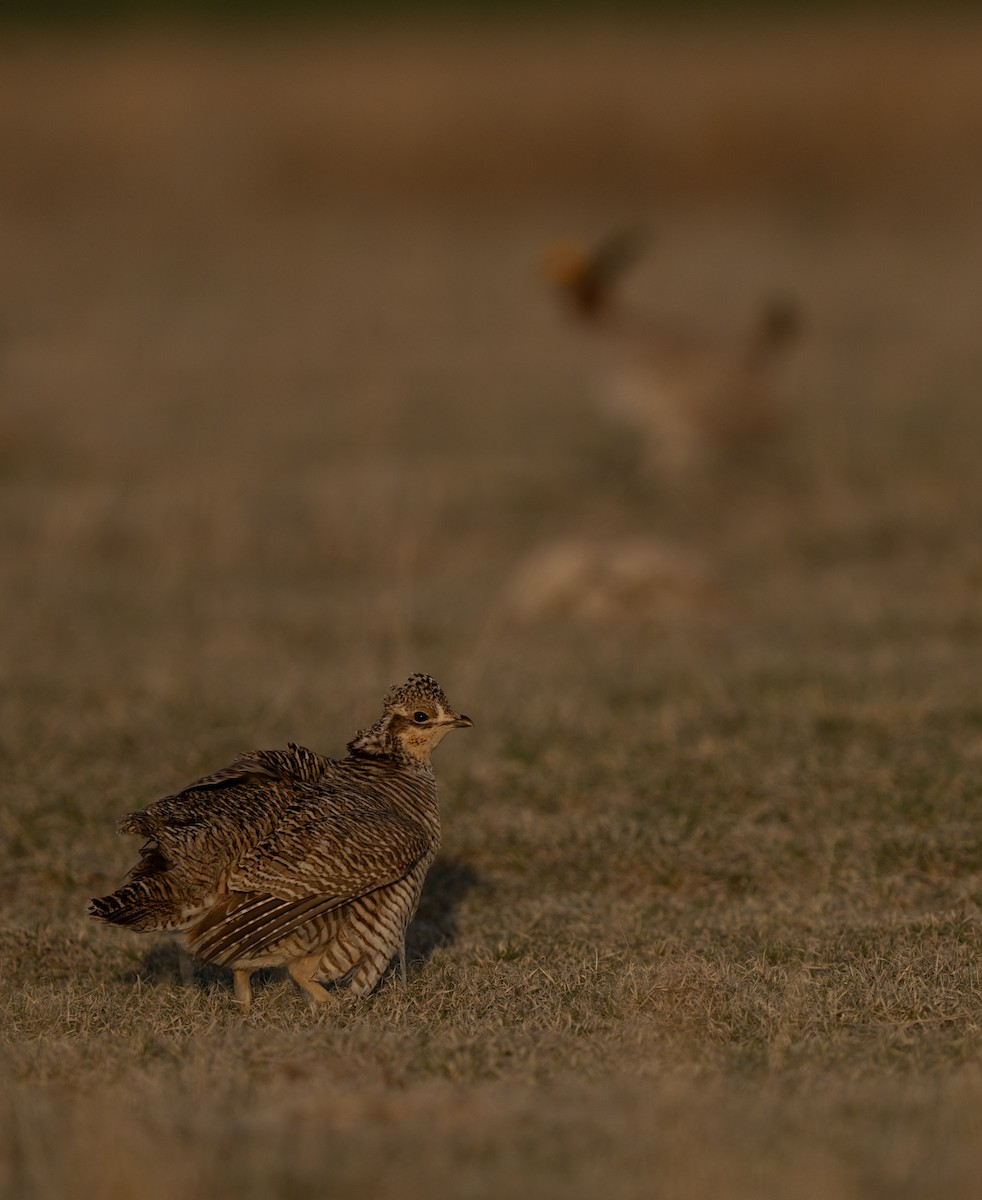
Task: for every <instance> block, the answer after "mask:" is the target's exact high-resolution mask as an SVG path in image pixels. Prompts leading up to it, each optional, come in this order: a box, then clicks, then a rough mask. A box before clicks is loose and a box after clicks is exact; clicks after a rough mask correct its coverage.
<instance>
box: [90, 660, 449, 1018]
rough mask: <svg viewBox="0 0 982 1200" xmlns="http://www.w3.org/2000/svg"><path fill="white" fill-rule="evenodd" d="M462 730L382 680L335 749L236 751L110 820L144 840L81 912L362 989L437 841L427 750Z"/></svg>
mask: <svg viewBox="0 0 982 1200" xmlns="http://www.w3.org/2000/svg"><path fill="white" fill-rule="evenodd" d="M469 725H471V720H470V718H469V717H465V716H462V715H461V714H459V713H457V712H455V711H454V710H453V709H452V708H451V707H450V704H449V702H448V700H447V698H446V696H445V695H444V693H443V691H442V690H441V688H440V686H439V685H438V684H437V683H436V681H435V680H434V679H432V678H431V677H430V676H428V675H419V674H417V675H412V676H410V678H409V679H408V680H407V681H406V683H404V684H402V685H401V686H400V687H393V688H392V689H391V690H390V691H389V693H388V694H387V695H386V697H385V699H384V701H383V713H382V716H381V717H380V718H379V720H378V721H377V722H376V723H375V724H374V725H373V726H371V727H370V728H369V729H367V730H364V731H360V732H359V733H358V734H357V735H356V736H355V738H354V739H353V740H352V741H351V742H349V743H348V756H347V758H344V759H341V760H336V759H330V758H326V757H324V756H323V755H319V754H315V753H314V752H313V751H311V750H308V749H306V748H305V747H303V746H297V745H295V744H294V743H290V745H289V747H288V749H287V750H260V751H256V752H254V753H251V754H243V755H241V756H240V757H239V758H237V759H235V761H234V762H233V763H231V764H230V765H229V766H228V767H225V768H224V769H223V770H221V771H218V772H216V773H215V774H214V775H207V776H205V777H204V778H203V779H199V780H197V781H196V782H195V783H192V784H190V785H189V786H188V787H186V788H184V789H183V791H180V792H178V793H177V794H176V795H173V796H167V797H165V798H164V799H162V800H158V801H157V802H156V803H155V804H151V805H150V806H149V807H148V808H145V809H143V810H142V811H141V812H135V813H129V814H128V815H127V816H125V817H124V818H123V819H122V820H121V821H120V823H119V830H120V832H121V833H133V834H140V835H141V836H143V837H145V838H146V839H147V841H146V843H145V845H144V846H143V848H142V850H141V854H140V861H139V862H138V863H137V864H136V866H135V867H134V868H133V869H132V871H131V872H130V874H129V878H128V881H127V882H126V883H124V884H123V886H122V887H120V888H119V889H118V890H117V891H115V892H113V893H112V894H111V895H109V896H104V897H102V898H101V899H97V900H93V901H92V903H91V905H90V908H89V911H90V913H91V915H92V916H94V917H97V918H98V919H100V920H103V921H107V922H109V923H111V924H115V925H129V926H130V927H132V928H134V929H146V930H170V931H172V932H175V933H178V934H179V935H180V936H181V937H182V939H183V941H184V943H185V945H186V946H187V947H188V949H189V950H190V951H191V953H192V954H194V955H195V956H196V957H198V958H200V959H203V960H204V961H206V962H213V963H217V964H219V965H222V966H229V967H231V968H232V970H233V971H234V973H235V990H236V996H237V997H238V999H239V1000H240V1001H241V1002H242V1004H243V1006H244V1007H245V1008H248V1006H249V1003H250V1000H251V991H250V986H249V976H250V973H251V972H252V971H254V970H256V969H258V968H260V967H266V966H279V965H285V966H286V967H287V968H288V970H289V972H290V974H291V976H292V977H293V979H294V980H295V981H296V982H297V983H298V984H299V985H300V986H301V987H302V988H303V989H304V990H305V991H306V992H307V993H308V994H309V995H310V996H311V997H312V998H313V999H315V1000H326V999H327V998H328V995H329V993H328V992H327V991H326V990H325V989H324V987H323V986H322V983H328V982H331V981H334V980H338V979H341V978H343V977H344V976H347V975H350V980H349V986H350V988H351V990H352V991H353V992H354V993H355V994H356V995H359V996H362V995H366V994H367V993H368V992H370V991H371V990H372V988H374V987H375V985H376V984H377V983H378V981H379V979H380V978H381V976H382V974H383V973H384V972H385V970H386V968H387V967H388V965H389V963H390V962H391V961H392V958H393V956H394V955H395V954H397V953H398V954H399V958H400V967H401V972H402V978H403V982H405V937H406V928H407V926H408V925H409V922H410V920H411V919H412V917H413V914H414V913H415V911H416V906H417V904H418V903H419V897H420V892H421V891H422V887H423V880H424V878H425V877H426V872H427V870H428V868H429V866H430V863H431V862H432V861H433V859H434V857H435V855H436V852H437V850H438V848H439V845H440V818H439V810H438V807H437V794H436V780H435V779H434V776H433V769H432V766H431V763H430V752H431V751H432V750H433V748H434V747H435V746H436V745H437V743H438V742H439V741H440V740H441V739H442V738H443V736H444V735H445V734H446V733H448V732H449V731H450V730H451V729H461V728H466V727H468V726H469Z"/></svg>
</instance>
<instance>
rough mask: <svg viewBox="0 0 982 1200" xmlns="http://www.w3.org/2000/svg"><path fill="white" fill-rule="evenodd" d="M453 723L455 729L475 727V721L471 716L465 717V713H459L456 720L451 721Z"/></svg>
mask: <svg viewBox="0 0 982 1200" xmlns="http://www.w3.org/2000/svg"><path fill="white" fill-rule="evenodd" d="M451 725H452V726H453V728H454V729H472V728H473V727H474V722H473V721H472V720H471V719H470V717H465V716H464V714H463V713H459V714H458V715H457V716H456V717H455V718H454V720H453V721H451Z"/></svg>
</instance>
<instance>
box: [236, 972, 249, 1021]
mask: <svg viewBox="0 0 982 1200" xmlns="http://www.w3.org/2000/svg"><path fill="white" fill-rule="evenodd" d="M251 974H252V972H251V971H233V972H232V976H233V978H234V979H235V998H236V1000H238V1002H239V1003H240V1004H241V1005H242V1012H243V1014H244V1013H247V1012H248V1011H249V1005H250V1004H251V1003H252V988H251V987H250V986H249V976H250V975H251Z"/></svg>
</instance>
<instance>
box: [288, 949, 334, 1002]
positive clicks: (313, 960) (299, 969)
mask: <svg viewBox="0 0 982 1200" xmlns="http://www.w3.org/2000/svg"><path fill="white" fill-rule="evenodd" d="M319 962H320V953H319V952H318V953H317V954H308V955H307V957H306V958H297V959H294V961H293V962H291V963H287V968H286V969H287V970H288V971H289V972H290V978H291V979H292V980H293V982H294V983H296V984H298V985H299V986H300V987H302V988H303V990H304V991H305V992H306V993H307V995H308V996H309V997H310V998H311V1000H314V1001H316V1002H317V1003H318V1004H326V1003H327V1002H328V1001H329V1000H333V999H334V997H333V996H332V994H331V993H330V992H329V991H328V990H327V988H326V987H323V986H322V985H321V984H319V983H318V982H317V980H316V979H314V977H313V976H314V971H315V970H316V969H317V965H318V963H319Z"/></svg>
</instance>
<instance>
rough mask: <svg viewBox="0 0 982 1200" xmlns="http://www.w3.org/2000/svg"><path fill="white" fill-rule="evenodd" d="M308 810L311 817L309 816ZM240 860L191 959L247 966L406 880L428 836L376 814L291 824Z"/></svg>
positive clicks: (199, 928) (364, 811)
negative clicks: (289, 938) (359, 901)
mask: <svg viewBox="0 0 982 1200" xmlns="http://www.w3.org/2000/svg"><path fill="white" fill-rule="evenodd" d="M308 811H309V810H308ZM286 818H287V819H285V820H284V821H283V823H282V824H281V825H280V826H279V827H278V828H277V829H276V830H275V831H274V832H273V833H272V834H270V836H269V837H267V838H265V839H264V840H263V841H261V842H260V843H258V844H257V845H256V846H255V847H253V848H252V849H251V850H249V851H248V852H247V853H246V854H244V855H243V856H242V858H241V859H240V860H239V862H238V863H237V864H236V866H235V867H234V868H233V869H232V871H231V872H230V874H229V876H228V880H227V887H228V894H227V895H226V896H223V897H221V898H220V899H219V900H218V901H217V902H216V903H215V904H214V905H213V906H211V907H210V909H209V911H208V912H207V913H206V914H205V915H204V916H203V917H202V918H201V919H200V920H199V921H198V922H197V923H196V924H195V925H194V926H193V927H192V928H191V929H190V930H189V931H188V944H189V946H190V948H191V951H192V953H194V954H197V955H198V956H199V957H201V958H204V959H207V960H208V961H210V962H216V963H219V964H223V963H228V962H233V961H236V960H241V959H246V958H249V957H250V956H252V955H255V954H258V953H261V952H262V951H263V950H264V949H265V948H267V947H269V946H272V945H274V944H275V943H276V942H279V941H281V940H282V939H283V938H284V937H286V936H288V935H289V934H291V933H294V932H295V931H296V930H298V929H300V928H301V927H302V926H304V925H307V924H310V923H311V922H314V921H316V920H317V919H318V918H322V917H323V916H324V915H325V914H326V913H329V912H331V911H333V910H335V909H338V908H341V907H342V906H343V905H345V904H348V903H350V902H351V901H352V900H356V899H357V898H358V897H359V896H364V895H366V894H367V893H369V892H373V891H376V890H377V889H378V888H381V887H385V886H386V885H387V884H391V883H395V882H396V881H397V880H399V879H402V878H403V877H404V876H405V875H407V874H408V873H409V872H410V871H411V870H412V869H413V867H414V866H416V864H417V863H419V862H420V860H421V859H423V858H425V857H426V856H427V855H428V854H429V853H430V852H431V850H432V846H433V838H432V835H431V834H430V833H429V831H428V830H427V829H426V828H425V827H424V826H423V825H420V824H418V823H416V822H414V821H411V820H408V819H406V818H404V817H401V816H399V815H398V814H396V813H393V812H391V811H389V810H385V809H379V808H348V809H344V810H341V811H336V812H332V813H329V814H326V815H324V816H321V817H318V818H316V819H315V820H313V821H307V820H299V819H294V820H290V819H289V813H288V814H286Z"/></svg>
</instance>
